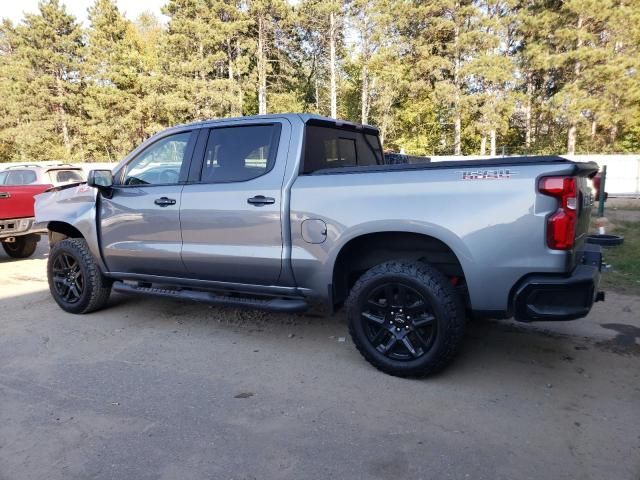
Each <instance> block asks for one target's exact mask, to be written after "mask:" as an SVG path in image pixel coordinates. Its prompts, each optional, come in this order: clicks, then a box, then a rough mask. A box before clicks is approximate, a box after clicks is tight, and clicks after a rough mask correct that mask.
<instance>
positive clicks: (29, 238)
mask: <svg viewBox="0 0 640 480" xmlns="http://www.w3.org/2000/svg"><path fill="white" fill-rule="evenodd" d="M38 241H40V235H34V234H30V235H22V236H20V237H15V241H14V242H11V243H9V242H2V248H4V251H5V252H6V253H7V255H9V256H10V257H12V258H29V257H30V256H31V255H33V253H34V252H35V251H36V248H37V246H38Z"/></svg>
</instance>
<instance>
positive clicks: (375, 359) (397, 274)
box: [346, 261, 465, 377]
mask: <svg viewBox="0 0 640 480" xmlns="http://www.w3.org/2000/svg"><path fill="white" fill-rule="evenodd" d="M385 282H387V283H388V282H398V283H399V284H402V285H406V286H408V287H409V288H410V289H413V290H414V291H416V292H418V293H420V294H421V295H423V297H424V298H425V299H426V300H427V301H428V302H429V303H430V306H431V310H432V312H433V316H435V320H434V322H435V333H434V334H433V338H432V344H431V347H430V348H429V349H428V350H426V352H425V353H424V354H423V355H422V356H421V357H419V358H415V359H411V360H403V361H399V360H395V359H392V358H389V357H388V356H385V355H384V354H383V353H380V351H378V350H377V349H376V348H375V346H374V345H373V344H372V342H371V341H370V340H369V338H368V337H367V334H366V333H365V328H366V327H364V326H363V324H365V323H366V322H363V321H362V319H361V316H362V311H363V307H362V305H363V304H364V302H366V301H368V300H367V299H368V298H369V294H370V292H372V291H373V289H375V288H380V287H379V285H381V284H382V285H385ZM377 285H378V287H376V286H377ZM346 310H347V315H348V318H349V333H350V334H351V338H352V340H353V342H354V344H355V346H356V348H357V349H358V351H359V352H360V353H361V354H362V356H363V357H364V358H365V359H366V360H367V361H368V362H369V363H371V364H372V365H373V366H374V367H376V368H377V369H379V370H381V371H383V372H385V373H388V374H390V375H394V376H398V377H424V376H427V375H431V374H434V373H436V372H438V371H440V370H442V369H443V368H444V367H446V366H447V365H448V364H449V363H450V362H451V361H452V360H453V358H454V357H455V356H456V354H457V353H458V351H459V349H460V346H461V344H462V339H463V334H464V328H465V309H464V305H463V303H462V300H461V298H460V295H459V294H458V292H456V290H455V288H454V287H453V286H452V285H451V283H450V282H449V281H448V279H447V278H446V277H445V276H444V275H443V274H442V273H440V272H439V271H438V270H436V269H435V268H433V267H431V266H430V265H427V264H425V263H421V262H413V261H389V262H385V263H382V264H380V265H377V266H375V267H373V268H371V269H370V270H368V271H367V272H365V273H364V274H363V275H362V276H361V277H360V278H359V279H358V281H357V282H356V283H355V285H354V286H353V288H352V289H351V293H350V294H349V298H348V299H347V302H346ZM407 328H408V327H407Z"/></svg>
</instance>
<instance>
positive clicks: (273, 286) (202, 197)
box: [36, 114, 604, 376]
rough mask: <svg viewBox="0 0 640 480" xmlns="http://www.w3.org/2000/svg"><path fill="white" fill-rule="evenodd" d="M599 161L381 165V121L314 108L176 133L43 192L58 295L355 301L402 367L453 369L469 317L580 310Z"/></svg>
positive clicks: (359, 327)
mask: <svg viewBox="0 0 640 480" xmlns="http://www.w3.org/2000/svg"><path fill="white" fill-rule="evenodd" d="M596 172H597V166H596V165H595V164H593V163H576V162H572V161H569V160H567V159H564V158H561V157H556V156H548V157H512V158H496V159H494V160H481V161H455V162H439V163H436V162H433V163H416V164H411V163H402V164H395V165H389V164H385V162H384V156H383V153H382V146H381V143H380V140H379V137H378V130H377V129H375V128H373V127H370V126H363V125H356V124H352V123H347V122H342V121H336V120H332V119H329V118H323V117H318V116H314V115H302V114H287V115H273V116H258V117H244V118H235V119H224V120H213V121H204V122H200V123H193V124H189V125H182V126H177V127H174V128H170V129H168V130H165V131H163V132H161V133H159V134H157V135H155V136H154V137H152V138H151V139H149V140H147V141H146V142H144V143H143V144H142V145H140V146H139V147H138V148H136V149H135V150H134V151H133V152H131V153H130V154H129V155H128V156H127V157H126V158H125V159H124V160H122V162H121V163H120V164H119V165H118V167H116V168H115V169H114V171H113V172H112V171H110V170H96V171H92V172H90V173H89V177H88V181H87V183H86V184H82V185H79V186H73V187H61V188H58V189H53V191H49V192H47V193H43V194H41V195H39V196H38V197H37V202H36V220H37V222H38V223H39V224H40V225H42V226H43V227H46V228H47V229H48V231H49V241H50V245H51V251H50V254H49V260H48V279H49V286H50V290H51V294H52V296H53V299H54V300H55V301H56V302H57V303H58V305H59V306H60V307H61V308H62V309H64V310H65V311H67V312H72V313H88V312H92V311H95V310H98V309H100V308H102V307H104V306H105V305H106V304H107V300H108V298H109V294H110V292H111V291H112V290H114V291H117V292H122V293H128V294H144V295H154V296H158V297H166V298H174V299H182V300H184V299H187V300H195V301H200V302H207V303H210V304H215V305H227V306H234V307H249V308H257V309H263V310H270V311H280V312H301V311H304V310H305V309H307V308H308V307H309V306H310V305H316V304H318V303H320V304H324V305H326V306H328V308H329V309H331V310H333V311H335V310H337V309H339V308H341V307H344V308H345V310H346V313H347V316H348V321H349V330H350V334H351V336H352V339H353V342H354V343H355V345H356V347H357V349H358V350H359V351H360V353H361V354H362V355H363V356H364V358H365V359H366V360H368V361H369V362H370V363H371V364H372V365H374V366H375V367H377V368H378V369H380V370H382V371H384V372H387V373H389V374H392V375H398V376H424V375H427V374H431V373H434V372H436V371H438V370H440V369H442V368H443V367H444V366H446V365H447V364H448V363H449V362H450V361H451V360H452V359H453V358H454V356H455V354H456V352H457V351H458V350H459V347H460V345H461V343H462V337H463V332H464V328H465V319H466V318H467V316H489V317H493V318H496V317H502V318H507V317H515V318H516V319H517V320H520V321H524V322H529V321H539V320H569V319H575V318H579V317H583V316H585V315H586V314H587V313H588V312H589V310H590V309H591V307H592V305H593V302H594V301H597V300H602V299H603V298H604V294H603V293H602V292H599V291H598V283H599V279H600V271H601V253H600V247H598V246H595V245H590V244H588V243H586V242H585V237H586V233H587V229H588V226H589V217H590V212H591V207H592V203H593V202H592V195H591V193H590V182H589V177H591V176H593V175H595V173H596Z"/></svg>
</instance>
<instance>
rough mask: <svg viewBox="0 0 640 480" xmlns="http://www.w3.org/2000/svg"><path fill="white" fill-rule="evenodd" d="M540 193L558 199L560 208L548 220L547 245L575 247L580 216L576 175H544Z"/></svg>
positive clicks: (560, 247) (556, 247)
mask: <svg viewBox="0 0 640 480" xmlns="http://www.w3.org/2000/svg"><path fill="white" fill-rule="evenodd" d="M538 188H539V189H540V193H543V194H545V195H549V196H551V197H554V198H557V199H558V210H556V212H555V213H554V214H552V215H551V216H550V217H549V219H548V221H547V245H548V246H549V248H553V249H555V250H569V249H570V248H572V247H573V242H574V239H575V235H576V220H577V218H578V212H577V208H578V191H577V186H576V179H575V178H574V177H544V178H541V179H540V184H539V185H538Z"/></svg>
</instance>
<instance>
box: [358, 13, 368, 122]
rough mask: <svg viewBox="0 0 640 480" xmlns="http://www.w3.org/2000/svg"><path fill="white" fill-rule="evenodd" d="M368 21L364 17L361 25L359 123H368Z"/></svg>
mask: <svg viewBox="0 0 640 480" xmlns="http://www.w3.org/2000/svg"><path fill="white" fill-rule="evenodd" d="M368 28H369V22H368V21H367V18H366V17H365V19H364V21H363V25H362V32H361V33H362V74H361V77H362V91H361V96H360V102H361V104H362V110H361V115H360V123H362V124H363V125H366V124H367V123H369V32H368Z"/></svg>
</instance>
